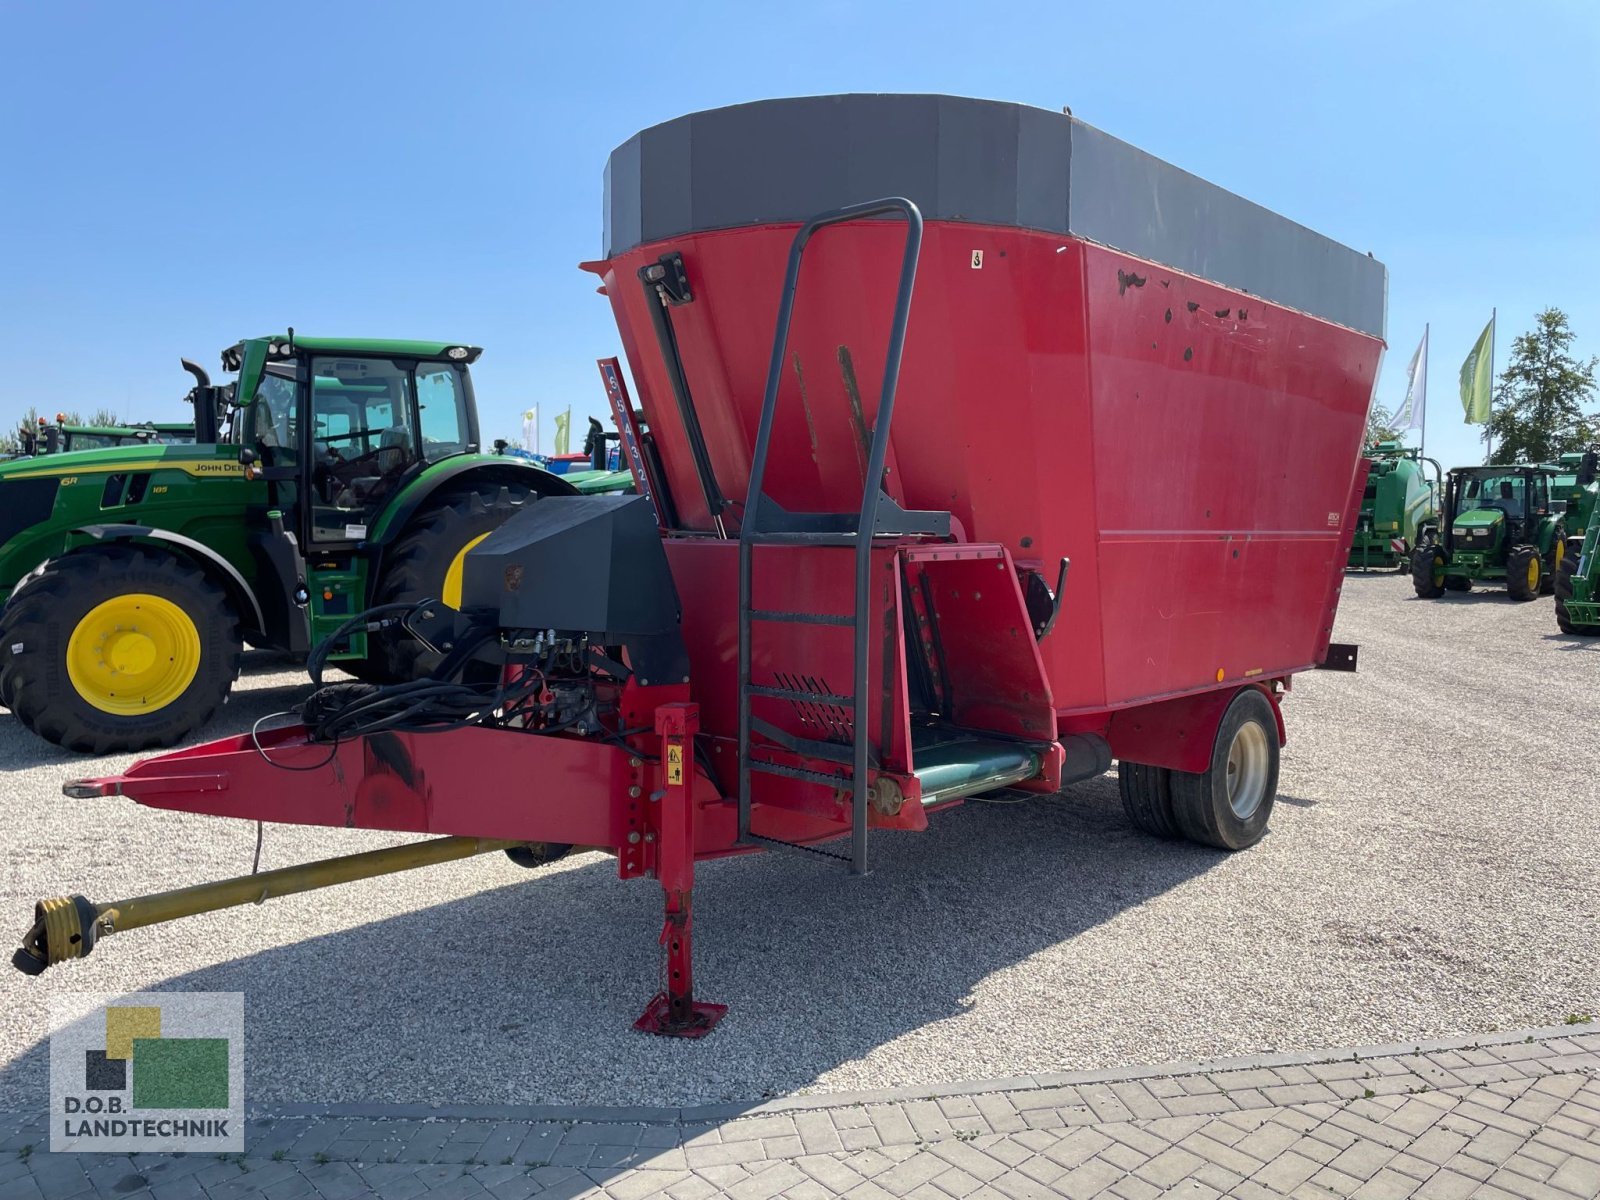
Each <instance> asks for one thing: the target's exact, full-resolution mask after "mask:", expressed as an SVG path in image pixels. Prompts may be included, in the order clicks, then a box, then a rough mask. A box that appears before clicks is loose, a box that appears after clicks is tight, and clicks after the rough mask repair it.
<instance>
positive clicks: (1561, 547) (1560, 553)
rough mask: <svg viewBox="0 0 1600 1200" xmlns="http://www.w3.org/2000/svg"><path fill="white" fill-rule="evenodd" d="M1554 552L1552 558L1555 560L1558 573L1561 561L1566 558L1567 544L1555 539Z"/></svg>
mask: <svg viewBox="0 0 1600 1200" xmlns="http://www.w3.org/2000/svg"><path fill="white" fill-rule="evenodd" d="M1555 551H1556V552H1555V555H1554V558H1555V564H1556V571H1557V572H1558V573H1559V572H1560V570H1561V560H1562V559H1564V558H1566V556H1567V544H1566V543H1565V542H1563V541H1561V540H1560V539H1557V540H1556V545H1555Z"/></svg>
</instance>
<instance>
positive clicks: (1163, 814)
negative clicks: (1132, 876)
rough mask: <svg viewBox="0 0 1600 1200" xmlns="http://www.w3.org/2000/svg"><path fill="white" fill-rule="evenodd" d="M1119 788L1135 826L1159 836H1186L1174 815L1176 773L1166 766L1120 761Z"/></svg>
mask: <svg viewBox="0 0 1600 1200" xmlns="http://www.w3.org/2000/svg"><path fill="white" fill-rule="evenodd" d="M1117 791H1118V792H1120V793H1121V794H1122V811H1123V812H1125V813H1127V814H1128V820H1129V822H1131V823H1132V825H1133V827H1134V828H1135V829H1137V830H1139V831H1140V832H1141V833H1148V834H1150V835H1152V836H1153V837H1158V838H1176V837H1182V836H1183V834H1182V833H1181V832H1180V831H1179V829H1178V822H1177V820H1176V819H1175V818H1174V817H1173V815H1172V772H1171V771H1169V770H1168V769H1167V768H1166V767H1151V766H1146V765H1145V764H1144V763H1131V762H1122V761H1121V760H1118V762H1117Z"/></svg>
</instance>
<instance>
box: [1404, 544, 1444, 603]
mask: <svg viewBox="0 0 1600 1200" xmlns="http://www.w3.org/2000/svg"><path fill="white" fill-rule="evenodd" d="M1445 561H1446V560H1445V556H1444V551H1443V550H1442V549H1440V548H1439V547H1438V546H1435V545H1433V544H1432V543H1429V544H1427V545H1423V546H1418V547H1417V548H1416V549H1415V550H1413V551H1412V552H1411V586H1412V588H1413V590H1415V591H1416V593H1417V595H1418V596H1420V597H1421V598H1422V599H1424V600H1436V599H1438V598H1439V597H1440V596H1442V595H1444V587H1445V575H1444V568H1445Z"/></svg>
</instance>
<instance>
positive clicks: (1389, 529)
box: [1346, 441, 1444, 571]
mask: <svg viewBox="0 0 1600 1200" xmlns="http://www.w3.org/2000/svg"><path fill="white" fill-rule="evenodd" d="M1366 458H1367V461H1368V462H1370V463H1371V464H1372V466H1371V469H1370V471H1369V472H1368V474H1367V490H1366V494H1365V496H1364V497H1363V498H1362V501H1361V514H1360V516H1359V518H1358V519H1357V522H1356V532H1355V537H1354V538H1353V539H1352V540H1351V542H1350V557H1349V560H1348V562H1347V563H1346V566H1347V567H1349V568H1350V569H1352V570H1360V571H1369V570H1374V569H1382V570H1394V569H1396V568H1404V567H1405V566H1406V564H1407V563H1409V562H1410V561H1411V553H1412V551H1413V550H1415V549H1416V548H1417V547H1419V546H1422V545H1425V544H1427V543H1429V542H1431V541H1433V540H1436V539H1437V537H1438V534H1439V501H1440V497H1441V495H1442V494H1443V490H1444V488H1443V481H1444V471H1443V470H1442V469H1441V468H1440V466H1439V464H1438V463H1437V462H1436V461H1435V460H1433V459H1431V458H1425V457H1423V454H1422V451H1421V450H1417V449H1412V448H1410V447H1406V446H1402V445H1401V444H1400V443H1399V442H1398V441H1382V442H1378V443H1376V444H1375V445H1374V446H1373V447H1372V448H1371V449H1370V450H1368V451H1367V454H1366ZM1429 467H1431V468H1432V471H1431V472H1430V471H1429V470H1428V468H1429Z"/></svg>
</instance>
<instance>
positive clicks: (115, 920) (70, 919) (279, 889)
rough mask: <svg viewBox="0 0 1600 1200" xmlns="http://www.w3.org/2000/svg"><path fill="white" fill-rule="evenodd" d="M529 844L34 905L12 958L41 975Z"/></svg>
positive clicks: (386, 855)
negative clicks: (98, 900) (360, 884)
mask: <svg viewBox="0 0 1600 1200" xmlns="http://www.w3.org/2000/svg"><path fill="white" fill-rule="evenodd" d="M522 845H523V843H522V842H516V841H500V840H496V839H492V838H470V837H443V838H434V839H433V840H431V841H426V842H416V843H413V844H411V845H407V846H391V847H389V848H388V849H386V850H368V851H366V852H365V853H362V854H346V855H342V856H341V857H339V858H324V859H319V860H317V861H316V862H308V863H301V864H300V865H299V866H294V867H280V868H279V869H278V870H276V871H263V872H261V873H260V874H258V875H240V876H236V877H235V878H233V879H219V880H217V881H216V882H215V883H201V884H196V885H195V886H194V887H186V888H178V889H176V890H174V891H170V892H154V893H152V894H150V895H148V896H135V897H133V898H132V899H129V900H113V901H111V902H110V903H107V904H94V903H92V902H91V901H89V900H87V899H85V898H84V897H82V896H56V897H52V898H50V899H47V900H41V901H39V903H38V904H36V905H34V909H33V928H32V929H30V930H28V933H27V936H26V937H24V938H23V939H22V945H21V947H19V948H18V950H17V952H16V953H15V954H13V955H12V956H11V965H12V966H14V967H16V968H17V970H19V971H22V972H23V973H24V974H27V975H38V974H39V973H40V972H42V971H43V970H44V969H45V968H46V967H50V966H54V965H55V964H56V963H59V962H65V961H67V960H68V959H72V958H83V957H84V956H86V955H87V954H88V953H89V952H90V951H91V950H93V949H94V946H95V942H96V941H98V940H99V939H100V938H103V937H107V936H109V935H111V934H113V933H123V932H125V931H126V930H129V929H138V928H140V927H141V926H144V925H159V924H161V923H162V922H164V921H176V920H177V919H178V918H179V917H192V916H194V915H196V914H198V913H206V912H216V911H217V910H218V909H222V908H236V907H238V906H239V905H241V904H260V903H262V902H263V901H265V900H267V899H270V898H271V897H273V896H292V895H294V894H295V893H297V892H312V891H316V890H317V889H318V888H325V887H332V886H334V885H335V884H339V883H350V882H353V881H354V880H357V879H371V878H372V877H374V876H376V875H392V874H394V873H395V872H396V871H409V870H412V869H413V868H415V867H429V866H433V865H434V864H436V863H445V862H454V861H456V860H457V859H462V858H471V857H473V856H474V855H478V854H488V853H490V852H492V851H495V850H511V849H514V848H516V847H519V846H522Z"/></svg>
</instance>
